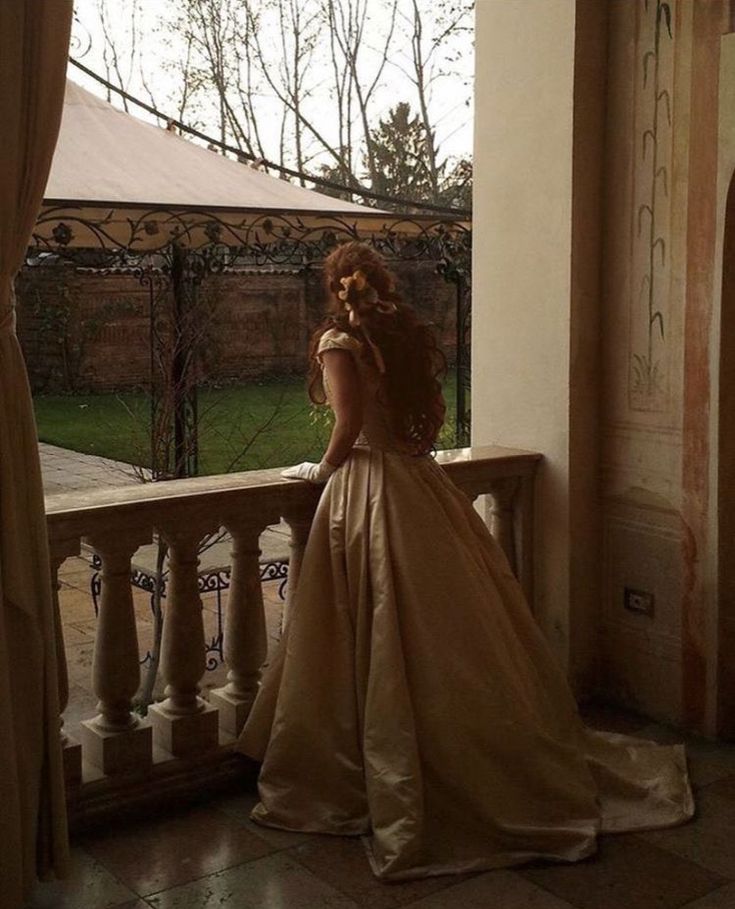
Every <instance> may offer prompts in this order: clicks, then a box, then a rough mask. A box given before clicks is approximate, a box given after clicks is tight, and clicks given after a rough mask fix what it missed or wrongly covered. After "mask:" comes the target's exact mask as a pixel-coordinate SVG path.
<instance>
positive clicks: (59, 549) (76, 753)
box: [49, 538, 82, 788]
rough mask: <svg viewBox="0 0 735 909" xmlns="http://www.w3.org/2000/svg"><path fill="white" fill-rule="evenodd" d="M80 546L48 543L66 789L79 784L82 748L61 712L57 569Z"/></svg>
mask: <svg viewBox="0 0 735 909" xmlns="http://www.w3.org/2000/svg"><path fill="white" fill-rule="evenodd" d="M79 552H80V545H79V539H78V538H72V539H68V540H49V556H50V561H51V593H52V596H53V606H54V625H55V630H56V667H57V672H58V685H59V733H60V736H61V747H62V753H63V760H64V780H65V782H66V785H67V787H68V788H74V787H76V786H78V785H79V784H80V783H81V781H82V746H81V745H80V744H79V742H77V741H76V739H74V738H72V736H70V735H68V734H67V732H66V731H65V730H64V711H65V710H66V708H67V707H68V706H69V672H68V669H67V663H66V651H65V649H64V634H63V624H62V621H61V609H60V607H59V589H60V587H61V582H60V581H59V569H60V568H61V566H62V565H63V564H64V562H65V561H66V560H67V559H68V558H71V557H72V556H78V555H79Z"/></svg>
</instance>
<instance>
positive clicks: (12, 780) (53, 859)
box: [0, 0, 72, 909]
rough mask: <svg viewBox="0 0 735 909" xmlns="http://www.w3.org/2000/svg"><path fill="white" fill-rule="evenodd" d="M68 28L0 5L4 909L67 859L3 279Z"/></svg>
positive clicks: (36, 170)
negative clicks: (36, 879) (38, 879)
mask: <svg viewBox="0 0 735 909" xmlns="http://www.w3.org/2000/svg"><path fill="white" fill-rule="evenodd" d="M71 18H72V2H71V0H53V2H49V0H2V3H0V135H1V136H2V138H1V139H0V893H1V894H2V905H3V906H4V907H10V909H15V907H19V906H21V905H22V904H23V902H24V901H25V899H26V898H27V896H28V893H29V891H30V888H31V886H32V884H33V881H34V879H35V878H36V876H37V875H40V876H46V875H48V874H51V873H53V872H54V871H56V872H63V868H64V864H65V862H66V855H67V840H66V816H65V810H64V789H63V777H62V768H61V751H60V745H59V703H58V692H57V664H56V658H55V647H56V631H55V627H54V615H53V605H52V604H53V601H52V597H51V587H50V572H49V557H48V545H47V541H46V522H45V514H44V505H43V490H42V486H41V472H40V465H39V459H38V444H37V439H36V429H35V424H34V420H33V410H32V406H31V397H30V391H29V387H28V380H27V377H26V371H25V365H24V363H23V358H22V356H21V352H20V347H19V346H18V341H17V339H16V337H15V331H14V315H13V303H14V299H13V278H14V275H15V273H16V272H17V270H18V269H19V268H20V266H21V264H22V262H23V257H24V254H25V251H26V247H27V245H28V240H29V238H30V235H31V230H32V228H33V224H34V222H35V220H36V217H37V214H38V211H39V208H40V205H41V199H42V196H43V191H44V188H45V185H46V179H47V177H48V172H49V167H50V164H51V158H52V155H53V150H54V146H55V144H56V137H57V134H58V129H59V122H60V118H61V109H62V102H63V97H64V80H65V74H66V58H67V54H68V46H69V31H70V27H71Z"/></svg>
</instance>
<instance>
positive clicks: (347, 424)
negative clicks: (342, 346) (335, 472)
mask: <svg viewBox="0 0 735 909" xmlns="http://www.w3.org/2000/svg"><path fill="white" fill-rule="evenodd" d="M321 356H322V362H323V363H324V371H325V373H326V379H327V383H328V384H329V390H330V404H331V405H332V410H334V417H335V420H334V428H333V429H332V435H331V437H330V439H329V445H328V446H327V450H326V452H325V453H324V460H325V461H327V462H328V463H329V464H331V465H332V466H333V467H339V466H340V464H341V463H342V462H343V461H344V460H345V458H346V457H347V455H348V454H349V453H350V451H351V450H352V446H353V445H354V444H355V439H356V438H357V437H358V435H359V433H360V430H361V429H362V393H361V390H360V378H359V375H358V372H357V366H356V364H355V360H354V358H353V356H352V354H351V353H350V352H349V351H347V350H339V349H336V348H335V349H330V350H325V351H324V352H323V353H322V355H321Z"/></svg>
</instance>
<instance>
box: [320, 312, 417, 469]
mask: <svg viewBox="0 0 735 909" xmlns="http://www.w3.org/2000/svg"><path fill="white" fill-rule="evenodd" d="M365 348H366V345H365V344H364V343H363V342H362V341H361V340H360V339H359V338H356V337H355V336H354V335H350V334H348V333H347V332H344V331H340V330H339V329H337V328H330V329H327V331H325V332H324V334H323V335H322V336H321V338H320V339H319V344H318V346H317V351H316V355H317V357H318V359H319V361H320V363H322V383H323V385H324V393H325V395H326V398H327V402H328V403H329V404H330V405H331V400H332V392H331V389H330V387H329V381H328V378H327V374H326V372H325V371H324V364H323V362H322V359H321V355H322V354H323V353H324V351H326V350H347V351H349V352H350V353H351V354H352V355H353V357H354V361H355V365H356V366H357V371H358V375H359V379H360V391H361V394H362V412H363V423H362V430H361V431H360V434H359V436H358V437H357V440H356V441H355V445H367V446H369V447H370V448H378V449H381V450H385V451H395V452H403V453H408V447H407V445H406V444H405V442H403V441H402V440H401V439H398V438H396V435H395V433H394V432H393V430H392V428H391V421H390V414H389V412H388V408H387V406H386V405H385V403H384V402H383V400H382V397H381V394H380V391H381V386H382V383H383V378H382V376H381V374H380V372H379V371H378V368H377V367H376V365H375V361H374V359H373V357H372V356H371V354H370V351H369V350H366V349H365Z"/></svg>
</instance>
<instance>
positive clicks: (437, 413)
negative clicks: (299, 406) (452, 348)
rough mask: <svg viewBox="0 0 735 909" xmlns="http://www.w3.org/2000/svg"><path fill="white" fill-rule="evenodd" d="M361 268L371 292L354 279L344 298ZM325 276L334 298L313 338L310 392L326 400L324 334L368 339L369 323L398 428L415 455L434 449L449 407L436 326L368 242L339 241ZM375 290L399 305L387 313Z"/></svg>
mask: <svg viewBox="0 0 735 909" xmlns="http://www.w3.org/2000/svg"><path fill="white" fill-rule="evenodd" d="M356 271H360V272H362V274H363V275H364V276H365V278H366V281H367V285H368V288H367V290H368V293H367V294H366V293H365V292H361V291H360V290H359V289H358V288H357V287H356V285H355V284H354V283H353V284H352V285H351V286H350V287H348V288H347V294H346V296H347V299H346V300H341V299H339V297H338V296H337V294H338V293H339V292H340V291H343V290H344V286H343V285H342V283H341V279H342V278H346V277H349V276H350V275H353V274H354V273H355V272H356ZM324 279H325V284H326V288H327V291H328V292H329V294H330V301H329V308H328V310H327V315H326V317H325V318H324V320H323V321H322V323H321V324H320V325H319V327H318V328H317V329H316V331H315V332H314V334H313V335H312V339H311V345H310V349H309V362H310V369H309V397H310V398H311V400H312V401H313V402H314V403H315V404H323V403H324V400H325V396H324V389H323V386H322V381H321V368H320V365H319V362H318V360H317V358H316V349H317V346H318V344H319V339H320V338H321V336H322V334H323V333H324V332H325V331H327V329H329V328H336V329H338V330H339V331H343V332H346V333H348V334H350V335H352V336H353V337H355V338H357V339H358V340H363V339H364V332H363V326H364V329H365V331H367V332H368V333H369V335H370V338H371V340H372V341H373V342H374V343H375V344H376V345H377V347H378V348H379V350H380V352H381V354H382V356H383V360H384V361H385V367H386V368H385V373H384V375H383V377H382V382H381V395H382V399H383V401H384V403H385V404H386V406H387V408H388V411H389V413H390V419H391V424H392V429H393V432H394V433H395V435H396V436H397V437H398V438H399V439H400V440H402V441H403V442H405V443H406V444H407V445H408V446H409V448H410V450H411V451H412V452H414V453H415V454H417V455H419V454H426V453H427V452H429V451H431V449H432V448H433V446H434V443H435V442H436V438H437V436H438V435H439V431H440V430H441V428H442V424H443V423H444V415H445V412H446V406H445V404H444V396H443V395H442V386H441V379H442V378H443V376H444V374H445V373H446V369H447V363H446V359H445V357H444V354H443V353H442V352H441V350H440V349H439V345H438V343H437V340H436V335H435V334H434V330H433V328H432V327H431V326H430V325H428V324H426V323H424V322H422V321H421V320H420V319H419V318H418V316H417V315H416V313H415V312H414V310H413V308H412V307H410V306H408V305H407V304H406V303H404V302H403V301H402V300H401V297H400V295H399V294H398V293H397V292H396V289H395V284H396V282H395V278H394V276H393V274H392V272H390V271H389V270H388V268H386V266H385V263H384V262H383V260H382V258H381V257H380V256H379V255H378V253H377V252H376V251H375V250H374V249H373V248H372V247H370V246H368V245H367V244H365V243H359V242H357V241H353V242H350V243H344V244H343V245H342V246H338V247H337V249H335V250H334V251H333V252H332V253H331V254H330V255H329V256H328V257H327V258H326V259H325V261H324ZM373 291H374V293H373ZM376 294H377V298H378V301H381V302H384V303H392V304H394V306H395V311H391V312H385V311H383V310H385V309H387V307H378V306H376V305H375V301H374V298H375V295H376ZM345 303H348V304H349V305H350V306H351V307H352V309H354V311H355V313H356V315H357V316H358V317H359V322H360V323H361V324H360V325H352V324H351V323H350V319H349V315H350V314H349V311H348V310H347V308H346V306H345ZM391 310H392V307H391ZM363 350H364V354H363V355H364V356H371V355H372V354H371V351H370V345H369V344H364V346H363Z"/></svg>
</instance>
